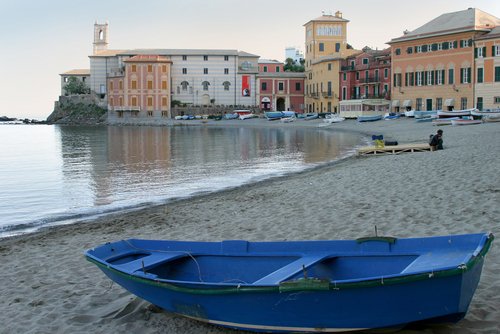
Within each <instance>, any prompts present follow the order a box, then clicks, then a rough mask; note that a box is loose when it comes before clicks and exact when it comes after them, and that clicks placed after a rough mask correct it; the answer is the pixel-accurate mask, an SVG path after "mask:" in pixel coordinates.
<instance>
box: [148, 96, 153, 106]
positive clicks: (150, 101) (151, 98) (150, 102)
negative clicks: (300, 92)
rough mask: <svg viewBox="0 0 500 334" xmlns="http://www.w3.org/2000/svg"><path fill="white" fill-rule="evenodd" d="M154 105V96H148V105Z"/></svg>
mask: <svg viewBox="0 0 500 334" xmlns="http://www.w3.org/2000/svg"><path fill="white" fill-rule="evenodd" d="M152 106H153V97H152V96H148V107H152Z"/></svg>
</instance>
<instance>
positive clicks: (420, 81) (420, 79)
mask: <svg viewBox="0 0 500 334" xmlns="http://www.w3.org/2000/svg"><path fill="white" fill-rule="evenodd" d="M423 74H424V73H423V72H417V86H422V79H423V78H422V77H423ZM418 110H420V109H418Z"/></svg>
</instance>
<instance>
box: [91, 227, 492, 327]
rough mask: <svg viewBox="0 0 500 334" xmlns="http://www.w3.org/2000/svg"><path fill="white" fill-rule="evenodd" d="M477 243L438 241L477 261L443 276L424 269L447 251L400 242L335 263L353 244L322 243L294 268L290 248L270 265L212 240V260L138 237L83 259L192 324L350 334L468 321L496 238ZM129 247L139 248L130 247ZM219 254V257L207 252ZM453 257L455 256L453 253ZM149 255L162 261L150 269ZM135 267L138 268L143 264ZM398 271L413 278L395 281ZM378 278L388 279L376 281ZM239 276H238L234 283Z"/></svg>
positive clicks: (364, 246) (373, 245)
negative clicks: (399, 246)
mask: <svg viewBox="0 0 500 334" xmlns="http://www.w3.org/2000/svg"><path fill="white" fill-rule="evenodd" d="M473 239H474V240H472V241H470V240H465V239H463V240H462V239H455V238H453V237H450V238H447V237H442V239H436V240H435V241H437V242H438V243H439V244H440V245H443V244H444V243H446V242H447V243H449V244H450V245H453V246H452V247H455V246H454V245H455V244H456V245H459V246H460V245H462V244H466V243H469V244H473V246H472V249H473V251H472V253H473V255H472V256H471V257H469V256H465V257H463V256H462V255H464V254H460V255H459V256H458V258H457V261H458V262H456V263H463V264H461V265H459V266H458V267H457V266H455V265H452V266H451V267H450V268H447V269H443V268H442V269H440V270H438V267H434V268H435V269H436V271H434V269H429V268H427V269H426V270H420V269H419V268H420V266H425V265H427V264H428V263H432V265H436V263H439V261H448V259H449V257H450V255H449V254H448V253H446V254H443V258H441V259H440V258H439V257H438V258H437V259H434V258H433V257H434V256H435V255H436V253H437V254H439V253H440V251H439V250H435V251H430V250H429V251H430V253H427V252H425V254H423V255H422V254H421V255H416V254H415V250H414V249H413V248H412V247H410V248H408V249H407V250H406V251H403V252H401V251H397V250H396V251H392V250H391V248H394V249H396V246H394V244H390V243H388V242H386V241H380V240H378V239H374V240H368V241H367V242H362V243H360V246H359V248H360V250H361V252H358V253H357V255H355V254H350V255H348V256H346V257H340V256H336V257H332V254H331V253H329V252H326V253H325V250H326V249H332V250H333V253H336V254H338V253H339V252H340V249H342V248H343V246H344V245H351V244H349V243H347V242H341V243H340V244H330V243H329V242H328V241H326V242H318V245H319V248H320V249H319V250H318V252H314V254H305V255H304V256H303V257H301V258H299V260H298V261H297V259H296V258H295V257H294V255H293V254H290V253H289V252H288V251H286V249H285V248H284V245H285V244H286V243H277V244H278V245H277V246H276V248H274V250H273V251H272V252H271V253H272V254H274V255H272V257H273V260H272V261H270V258H267V259H266V257H267V256H268V255H265V254H270V253H269V252H270V250H269V249H266V248H265V247H266V246H261V244H262V243H248V242H246V241H229V242H228V244H224V243H210V245H208V246H209V247H210V251H209V252H208V253H207V255H203V254H198V253H199V252H200V250H199V249H197V247H196V246H192V245H191V244H187V246H188V247H186V248H185V249H186V250H185V251H182V252H181V251H178V250H177V249H176V244H175V242H174V244H173V246H170V244H168V246H167V247H165V248H162V247H160V246H161V244H154V245H152V246H151V247H154V249H155V252H156V253H154V254H152V255H150V254H149V251H144V250H143V249H141V248H140V247H138V246H137V245H139V244H137V243H135V242H134V241H133V240H132V241H131V242H128V241H122V242H117V243H112V244H106V245H103V246H100V247H99V248H97V249H96V250H89V251H88V252H87V253H86V255H87V259H88V260H90V261H91V262H93V263H95V264H96V265H97V266H98V267H99V268H100V269H101V270H102V271H103V272H104V273H105V274H106V275H107V276H108V277H109V278H110V279H112V280H113V281H115V282H116V283H118V284H119V285H121V286H122V287H124V288H125V289H127V290H128V291H130V292H131V293H133V294H135V295H137V296H139V297H140V298H143V299H145V300H147V301H149V302H151V303H152V304H155V305H157V306H159V307H161V308H163V309H165V310H167V311H170V312H173V313H176V314H180V315H183V316H186V317H189V318H193V319H196V320H200V321H203V322H208V323H212V324H216V325H220V326H225V327H231V328H237V329H244V330H251V331H262V332H276V333H280V332H345V331H358V330H364V329H378V328H392V327H403V326H404V325H406V324H409V323H413V322H422V321H431V322H434V321H436V322H454V321H458V320H460V319H461V318H463V317H464V316H465V314H466V312H467V309H468V307H469V304H470V302H471V300H472V297H473V294H474V291H475V290H476V287H477V285H478V283H479V279H480V275H481V270H482V266H483V261H484V255H485V254H486V252H487V249H488V248H489V245H490V243H491V240H492V239H493V236H492V235H489V236H486V235H482V236H481V235H475V236H474V238H473ZM397 242H399V241H397ZM476 242H477V245H476ZM124 243H129V244H134V246H133V247H131V248H127V245H126V244H124ZM423 243H425V241H424V242H423ZM291 246H292V247H294V248H295V249H297V248H298V249H306V248H307V247H309V246H310V244H307V242H306V243H301V242H295V243H292V245H291ZM476 246H477V247H476ZM262 247H264V248H262ZM259 248H261V249H263V251H262V252H260V253H259V252H251V251H249V250H251V249H259ZM220 250H222V253H220V252H219V251H220ZM214 252H215V253H218V255H210V254H212V253H214ZM387 252H389V253H391V252H394V253H393V254H392V255H391V256H390V257H389V258H388V259H382V257H383V256H382V255H381V254H383V253H387ZM146 253H147V254H148V255H146ZM226 253H227V254H231V255H230V259H229V261H232V262H234V264H235V267H233V266H228V265H227V264H222V263H219V261H220V258H221V257H224V258H225V257H227V256H226V255H221V254H226ZM244 253H250V254H251V255H249V256H243V255H242V254H244ZM305 253H308V252H307V251H306V252H305ZM259 254H260V255H259ZM452 254H453V255H451V257H452V258H453V257H454V256H456V253H453V252H452ZM141 256H142V258H141ZM149 256H157V257H159V258H161V259H162V260H160V261H157V263H156V265H155V266H153V267H151V266H150V264H149V262H148V257H149ZM419 256H424V258H420V257H419ZM425 256H427V257H428V258H425ZM101 258H102V259H101ZM103 259H104V260H103ZM312 259H315V260H314V261H313V260H312ZM240 260H241V261H243V263H239V262H240ZM385 260H387V261H385ZM138 261H142V263H141V265H140V266H137V265H138ZM275 262H276V263H275ZM374 262H375V263H376V264H374ZM299 263H304V264H302V268H300V266H297V268H295V269H294V270H291V268H292V267H293V266H294V265H298V264H299ZM257 264H258V267H257V268H255V265H257ZM353 264H354V266H353ZM120 268H121V269H120ZM127 268H128V269H127ZM131 268H133V269H131ZM285 268H286V270H285ZM346 269H347V270H346ZM255 271H256V272H255ZM394 271H396V272H402V273H405V272H406V273H407V274H406V275H394ZM332 272H333V273H334V274H333V276H334V277H335V278H336V279H337V280H332V279H329V280H325V279H321V277H331V276H332ZM381 272H383V273H385V274H386V275H382V276H380V275H378V274H380V273H381ZM375 273H377V275H375ZM278 274H279V275H278ZM233 275H235V276H234V277H237V278H236V279H234V280H230V278H231V277H233ZM238 275H239V276H238ZM280 275H281V276H280ZM283 275H284V276H283ZM161 277H167V278H168V279H164V278H161ZM280 277H281V278H280ZM353 277H356V278H355V279H353ZM186 278H189V281H186ZM193 278H197V279H198V281H197V282H194V281H193V280H194V279H193ZM282 278H283V279H284V280H282ZM215 281H217V282H215Z"/></svg>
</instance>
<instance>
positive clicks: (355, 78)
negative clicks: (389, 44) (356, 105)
mask: <svg viewBox="0 0 500 334" xmlns="http://www.w3.org/2000/svg"><path fill="white" fill-rule="evenodd" d="M390 89H391V49H390V48H387V49H384V50H372V49H370V48H369V47H365V48H363V50H362V51H361V52H360V53H356V54H354V55H352V56H349V57H347V58H346V59H345V60H343V61H342V67H341V71H340V92H339V93H340V95H339V96H340V100H341V101H342V100H355V99H387V100H390V99H391V93H390Z"/></svg>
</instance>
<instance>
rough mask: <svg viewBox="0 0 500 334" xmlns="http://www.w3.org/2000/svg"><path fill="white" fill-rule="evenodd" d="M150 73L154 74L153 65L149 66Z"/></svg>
mask: <svg viewBox="0 0 500 334" xmlns="http://www.w3.org/2000/svg"><path fill="white" fill-rule="evenodd" d="M148 72H149V73H151V72H153V65H150V64H148Z"/></svg>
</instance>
